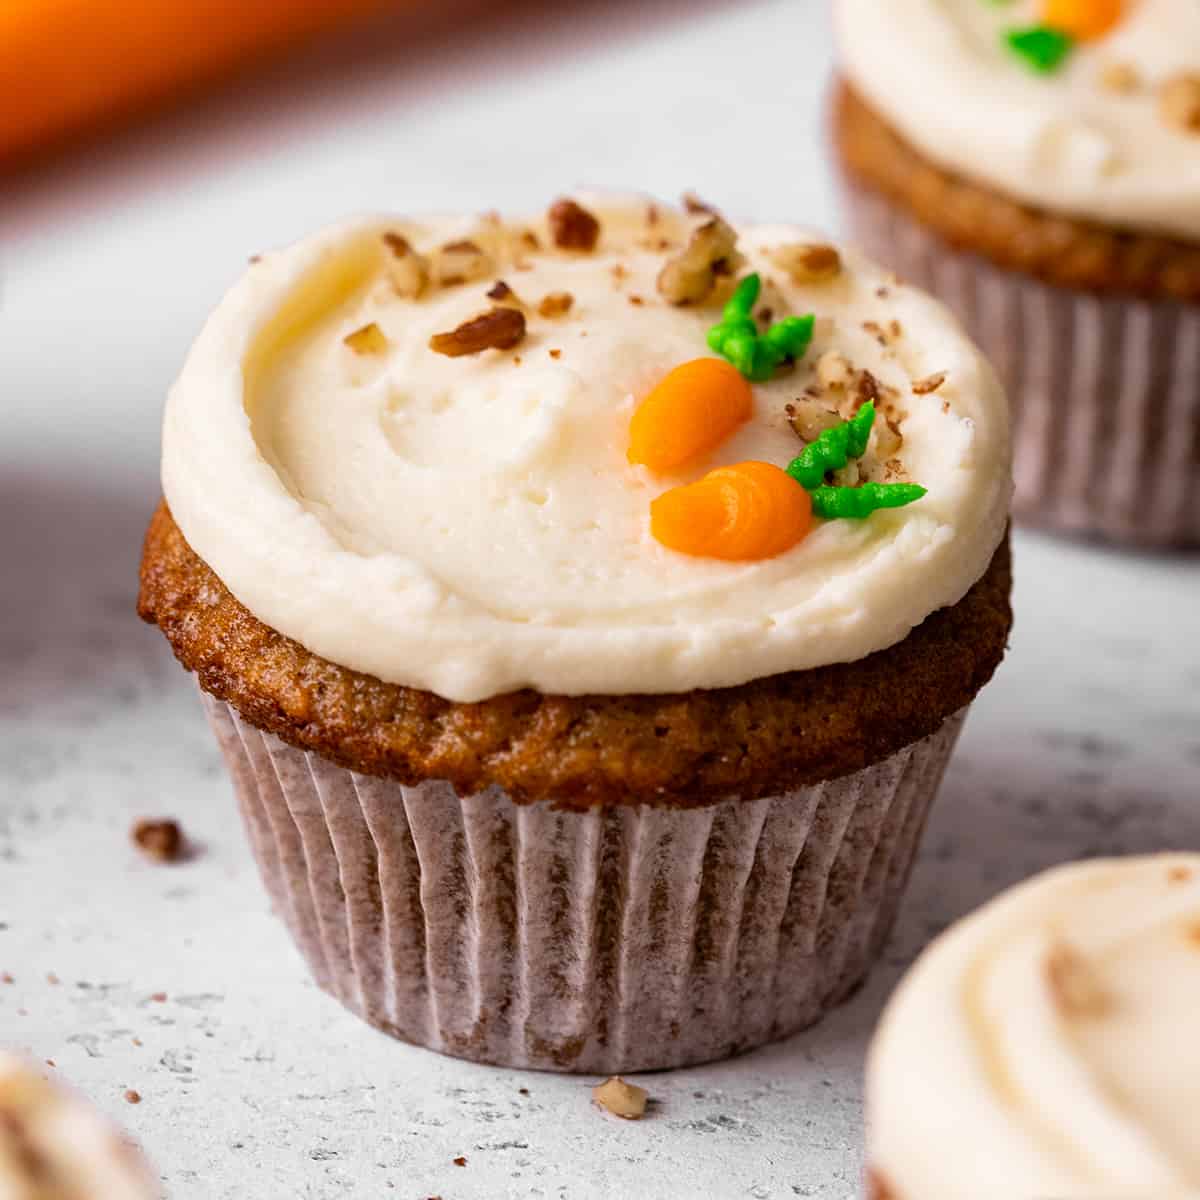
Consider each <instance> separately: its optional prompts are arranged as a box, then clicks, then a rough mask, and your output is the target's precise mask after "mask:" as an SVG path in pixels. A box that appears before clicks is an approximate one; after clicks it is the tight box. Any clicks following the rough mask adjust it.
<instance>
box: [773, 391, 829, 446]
mask: <svg viewBox="0 0 1200 1200" xmlns="http://www.w3.org/2000/svg"><path fill="white" fill-rule="evenodd" d="M783 411H784V412H785V413H786V414H787V419H788V424H789V425H791V427H792V431H793V432H794V433H795V435H796V436H797V437H798V438H800V439H801V440H802V441H805V442H815V441H816V440H817V438H819V437H820V436H821V434H823V433H824V432H825V430H827V429H832V428H833V427H834V426H835V425H840V424H841V421H842V418H841V417H840V416H839V415H838V413H837V412H835V411H834V410H833V409H831V408H826V407H825V405H823V404H821V403H820V402H819V401H817V400H814V399H813V398H812V397H811V396H803V397H801V398H799V399H797V400H793V401H792V402H791V403H789V404H787V405H786V406H785V407H784V410H783Z"/></svg>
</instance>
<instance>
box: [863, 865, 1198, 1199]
mask: <svg viewBox="0 0 1200 1200" xmlns="http://www.w3.org/2000/svg"><path fill="white" fill-rule="evenodd" d="M1198 1013H1200V855H1197V854H1187V855H1184V854H1177V855H1161V856H1151V857H1146V858H1130V859H1113V860H1095V861H1091V862H1083V863H1077V864H1073V865H1071V866H1067V867H1061V868H1059V869H1057V870H1053V871H1050V872H1048V873H1046V874H1044V875H1041V876H1038V877H1037V878H1035V879H1033V880H1031V881H1030V882H1028V883H1025V884H1023V885H1022V886H1020V887H1018V888H1015V889H1013V890H1012V891H1009V892H1007V893H1005V894H1004V895H1002V896H1001V897H1000V898H998V899H997V900H994V901H993V902H992V903H990V904H988V905H987V906H985V907H984V908H983V909H981V910H980V911H979V912H977V913H975V914H973V915H972V916H970V917H968V918H967V919H966V920H964V921H962V922H960V923H959V924H958V925H956V926H954V927H953V928H952V929H951V930H950V931H949V932H948V933H946V934H944V935H943V936H942V937H941V938H939V939H938V941H936V942H935V943H934V944H933V945H932V946H931V947H930V948H929V949H928V950H926V952H925V953H924V954H923V955H922V956H921V958H920V959H919V960H918V962H917V964H916V965H915V966H914V967H913V969H912V970H911V971H910V973H909V975H908V976H907V977H906V979H905V980H904V981H903V983H902V984H901V986H900V988H899V989H898V991H897V992H896V994H895V996H894V997H893V999H892V1001H891V1003H890V1004H889V1006H888V1008H887V1011H886V1012H885V1014H884V1017H883V1020H882V1022H881V1025H880V1028H879V1031H878V1033H877V1035H876V1037H875V1041H874V1043H873V1045H872V1048H871V1052H870V1056H869V1061H868V1072H867V1121H868V1157H869V1160H870V1162H871V1164H872V1166H873V1169H874V1170H875V1172H876V1176H877V1178H878V1180H879V1182H880V1183H881V1185H882V1186H883V1189H884V1194H885V1195H888V1196H892V1197H894V1198H895V1200H961V1198H962V1197H964V1196H971V1197H973V1198H974V1200H1034V1198H1045V1200H1052V1198H1053V1200H1085V1198H1086V1200H1183V1198H1184V1197H1191V1198H1193V1200H1194V1198H1195V1197H1198V1196H1200V1118H1198V1116H1197V1114H1200V1040H1198V1039H1197V1037H1196V1022H1197V1014H1198Z"/></svg>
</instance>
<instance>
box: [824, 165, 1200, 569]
mask: <svg viewBox="0 0 1200 1200" xmlns="http://www.w3.org/2000/svg"><path fill="white" fill-rule="evenodd" d="M843 183H844V187H845V193H846V202H847V208H848V212H849V215H850V221H851V226H852V231H853V235H854V238H855V240H856V241H858V242H859V244H860V245H861V246H862V247H863V249H864V250H865V251H867V253H868V254H870V255H872V256H873V257H875V258H877V259H878V260H880V261H881V262H884V263H886V264H887V265H889V266H890V267H892V268H893V269H894V270H895V271H896V272H897V274H898V275H900V276H901V277H902V278H903V279H904V280H905V281H906V282H909V283H914V284H916V285H918V286H919V287H922V288H924V289H926V290H927V291H930V292H932V293H933V294H934V295H936V296H938V297H939V298H940V299H942V300H943V301H944V302H945V303H946V304H947V305H949V306H950V308H952V309H953V310H954V311H955V312H956V313H957V315H958V316H959V318H960V319H961V320H962V321H963V322H964V324H965V325H966V327H967V329H968V331H969V332H970V333H971V335H972V337H974V339H975V340H976V341H977V342H978V343H979V345H980V347H981V348H982V349H983V351H984V353H985V354H986V355H987V356H988V357H989V358H990V359H991V360H992V363H993V364H994V365H995V367H996V369H997V371H998V372H999V375H1000V378H1001V380H1002V381H1003V383H1004V385H1005V388H1006V389H1007V391H1008V395H1009V400H1010V402H1011V404H1012V410H1013V452H1014V458H1015V463H1014V473H1015V477H1016V495H1015V498H1014V501H1013V511H1014V512H1015V514H1016V515H1017V516H1018V517H1019V518H1020V519H1021V520H1023V521H1026V522H1028V523H1029V524H1031V525H1039V526H1044V527H1047V528H1051V529H1057V530H1061V531H1063V532H1070V533H1079V534H1094V535H1098V536H1101V537H1105V538H1109V539H1111V540H1114V541H1120V542H1125V543H1129V544H1134V545H1144V546H1195V545H1200V305H1187V304H1182V303H1175V302H1172V301H1166V300H1163V301H1150V300H1141V299H1138V298H1136V297H1132V296H1130V297H1121V296H1117V297H1113V296H1104V295H1099V294H1095V293H1091V292H1083V291H1075V290H1071V289H1069V288H1062V287H1055V286H1053V285H1050V284H1046V283H1042V282H1040V281H1039V280H1036V279H1033V278H1032V277H1029V276H1024V275H1020V274H1017V273H1015V272H1012V271H1007V270H1003V269H1001V268H999V267H996V266H993V265H992V264H991V263H989V262H988V261H986V260H985V259H983V258H981V257H979V256H978V255H975V254H970V253H965V252H961V251H957V250H955V249H954V248H953V247H951V246H950V245H949V244H948V243H947V242H946V241H945V240H944V239H943V238H942V237H941V236H940V235H939V234H937V233H935V232H933V231H931V230H930V229H928V228H927V227H925V226H924V225H922V224H921V223H920V222H919V221H917V220H916V219H915V218H913V217H912V216H911V215H910V214H908V213H907V212H906V211H904V210H903V209H901V208H900V207H898V206H897V205H895V204H893V203H892V202H891V201H890V200H888V199H887V198H886V197H885V196H883V195H882V194H881V193H879V192H877V191H875V190H873V189H871V188H868V187H864V186H863V185H862V184H860V183H858V182H856V181H855V180H853V179H848V178H844V179H843Z"/></svg>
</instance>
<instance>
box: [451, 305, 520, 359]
mask: <svg viewBox="0 0 1200 1200" xmlns="http://www.w3.org/2000/svg"><path fill="white" fill-rule="evenodd" d="M524 337H525V314H524V313H522V312H520V311H518V310H517V309H515V308H492V309H489V310H488V311H487V312H485V313H482V314H481V315H480V316H478V317H472V318H471V319H470V320H469V321H464V322H463V323H462V324H461V325H459V326H458V328H457V329H451V330H450V331H449V332H447V333H435V334H434V335H433V337H431V338H430V339H429V348H430V349H431V350H432V351H433V352H434V353H435V354H445V355H446V356H447V357H449V358H460V357H462V356H463V355H464V354H479V353H480V352H481V351H483V350H511V349H512V348H513V346H515V345H517V344H518V343H519V342H520V341H521V340H522V339H523V338H524Z"/></svg>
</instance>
